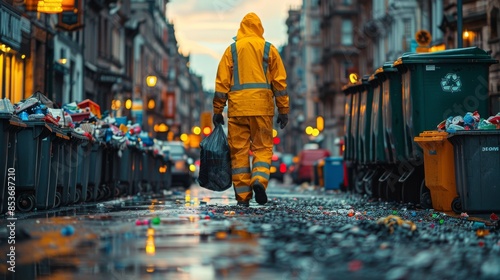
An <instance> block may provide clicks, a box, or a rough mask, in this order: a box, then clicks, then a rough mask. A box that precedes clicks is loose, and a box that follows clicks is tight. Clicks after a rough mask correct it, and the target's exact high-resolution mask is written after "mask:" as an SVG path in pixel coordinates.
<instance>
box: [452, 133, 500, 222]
mask: <svg viewBox="0 0 500 280" xmlns="http://www.w3.org/2000/svg"><path fill="white" fill-rule="evenodd" d="M448 140H449V141H450V142H451V143H452V145H453V153H454V158H455V179H456V180H455V181H456V186H457V194H458V197H456V198H455V199H453V201H452V205H451V207H452V210H453V211H454V212H456V213H461V212H475V213H487V214H489V213H498V212H500V188H499V186H500V183H499V182H500V172H499V170H500V130H498V129H496V130H471V131H456V132H454V133H450V134H449V135H448Z"/></svg>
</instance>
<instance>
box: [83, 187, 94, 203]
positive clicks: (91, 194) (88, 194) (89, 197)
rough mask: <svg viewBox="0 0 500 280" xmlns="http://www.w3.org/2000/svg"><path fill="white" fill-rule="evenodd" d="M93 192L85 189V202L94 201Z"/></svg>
mask: <svg viewBox="0 0 500 280" xmlns="http://www.w3.org/2000/svg"><path fill="white" fill-rule="evenodd" d="M93 196H94V192H93V190H92V189H87V197H86V198H85V202H90V201H92V199H94V197H93Z"/></svg>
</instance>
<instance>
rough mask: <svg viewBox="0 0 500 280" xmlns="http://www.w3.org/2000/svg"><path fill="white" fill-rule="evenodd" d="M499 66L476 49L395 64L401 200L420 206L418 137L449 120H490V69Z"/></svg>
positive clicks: (421, 170)
mask: <svg viewBox="0 0 500 280" xmlns="http://www.w3.org/2000/svg"><path fill="white" fill-rule="evenodd" d="M494 63H498V61H497V60H494V59H492V58H491V55H490V54H488V53H487V52H486V51H484V50H482V49H480V48H478V47H470V48H460V49H450V50H445V51H439V52H432V53H418V54H415V53H407V54H404V55H403V56H401V57H400V58H399V59H398V60H397V61H395V62H394V64H393V66H395V67H396V68H397V69H398V70H399V72H400V73H401V75H402V96H403V120H404V125H403V128H404V129H403V131H404V138H405V150H404V154H403V156H404V160H403V161H402V164H400V166H402V168H400V169H402V170H401V173H402V175H401V177H400V179H399V181H400V182H401V183H403V201H405V202H417V201H418V202H419V201H420V195H421V190H422V186H423V184H425V183H424V167H423V165H424V160H423V155H422V149H421V148H420V146H419V145H418V144H417V143H415V142H414V138H415V137H416V136H418V135H419V134H420V133H421V132H424V131H430V130H436V127H437V125H438V124H439V123H440V122H441V121H443V120H444V119H447V118H448V117H450V116H457V115H460V116H463V115H465V113H466V112H474V111H477V112H478V113H479V114H480V115H481V116H487V115H489V104H488V102H489V94H488V75H489V66H490V65H491V64H494Z"/></svg>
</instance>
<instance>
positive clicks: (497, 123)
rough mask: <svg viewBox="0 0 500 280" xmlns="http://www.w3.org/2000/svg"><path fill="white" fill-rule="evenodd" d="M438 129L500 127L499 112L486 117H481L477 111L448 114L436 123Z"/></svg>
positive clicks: (485, 128) (488, 128) (490, 128)
mask: <svg viewBox="0 0 500 280" xmlns="http://www.w3.org/2000/svg"><path fill="white" fill-rule="evenodd" d="M437 129H438V130H439V131H446V132H455V131H457V130H492V129H500V112H499V113H498V114H496V115H494V116H490V117H488V118H487V119H484V118H481V116H480V115H479V113H478V112H477V111H474V112H473V113H471V112H467V113H466V114H465V115H464V116H455V117H453V116H450V117H448V118H447V119H446V120H443V121H442V122H440V123H439V124H438V125H437Z"/></svg>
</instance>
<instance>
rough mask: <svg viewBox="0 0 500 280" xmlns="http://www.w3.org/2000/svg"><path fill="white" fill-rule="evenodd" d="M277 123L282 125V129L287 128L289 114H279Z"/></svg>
mask: <svg viewBox="0 0 500 280" xmlns="http://www.w3.org/2000/svg"><path fill="white" fill-rule="evenodd" d="M277 123H279V124H280V128H281V129H283V128H285V126H286V124H287V123H288V115H287V114H279V115H278V121H277Z"/></svg>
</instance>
